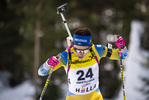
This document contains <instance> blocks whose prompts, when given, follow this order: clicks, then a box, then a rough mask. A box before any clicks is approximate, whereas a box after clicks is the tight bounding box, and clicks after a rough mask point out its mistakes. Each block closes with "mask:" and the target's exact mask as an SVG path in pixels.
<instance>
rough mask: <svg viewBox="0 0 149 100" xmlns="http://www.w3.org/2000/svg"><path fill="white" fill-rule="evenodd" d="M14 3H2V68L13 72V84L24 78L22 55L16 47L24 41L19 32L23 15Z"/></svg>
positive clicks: (0, 32)
mask: <svg viewBox="0 0 149 100" xmlns="http://www.w3.org/2000/svg"><path fill="white" fill-rule="evenodd" d="M13 3H14V2H10V1H7V0H3V1H1V3H0V53H1V54H0V55H1V56H0V70H3V71H9V72H11V73H12V77H11V83H10V85H11V86H14V85H16V84H18V83H20V82H22V80H23V77H21V76H22V73H21V72H22V71H23V68H22V67H20V66H22V63H21V59H22V56H21V55H19V54H18V53H17V52H16V48H17V47H18V46H19V45H20V44H21V43H22V42H23V37H22V36H21V35H20V34H19V28H20V25H21V23H20V21H21V18H22V15H21V14H18V13H17V12H15V10H16V9H15V8H12V7H11V6H10V5H11V4H13ZM16 69H17V70H16ZM15 75H16V76H15Z"/></svg>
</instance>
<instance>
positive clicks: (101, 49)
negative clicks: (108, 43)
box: [95, 45, 104, 57]
mask: <svg viewBox="0 0 149 100" xmlns="http://www.w3.org/2000/svg"><path fill="white" fill-rule="evenodd" d="M95 49H96V50H97V52H98V54H99V56H100V57H102V55H103V49H104V46H103V45H95Z"/></svg>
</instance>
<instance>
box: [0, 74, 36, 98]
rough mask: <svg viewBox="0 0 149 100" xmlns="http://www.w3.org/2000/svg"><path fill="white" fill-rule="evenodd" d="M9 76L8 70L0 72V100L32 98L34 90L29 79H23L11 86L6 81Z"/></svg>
mask: <svg viewBox="0 0 149 100" xmlns="http://www.w3.org/2000/svg"><path fill="white" fill-rule="evenodd" d="M2 74H3V75H2ZM9 77H10V74H9V73H8V72H0V100H33V96H34V93H35V90H34V86H33V85H32V84H31V81H29V80H27V81H24V82H23V83H22V84H20V85H17V86H16V87H13V88H12V87H10V86H9V83H8V78H9Z"/></svg>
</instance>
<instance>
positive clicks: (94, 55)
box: [90, 48, 99, 63]
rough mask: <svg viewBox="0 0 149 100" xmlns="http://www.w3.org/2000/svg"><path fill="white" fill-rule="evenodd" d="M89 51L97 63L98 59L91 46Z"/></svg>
mask: <svg viewBox="0 0 149 100" xmlns="http://www.w3.org/2000/svg"><path fill="white" fill-rule="evenodd" d="M90 52H91V54H92V56H93V57H94V58H95V59H96V61H97V63H99V60H98V58H97V56H96V54H95V52H94V51H93V50H92V48H91V49H90Z"/></svg>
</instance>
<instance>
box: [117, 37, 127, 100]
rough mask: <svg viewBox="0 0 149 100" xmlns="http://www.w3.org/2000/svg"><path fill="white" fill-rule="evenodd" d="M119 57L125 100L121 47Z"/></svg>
mask: <svg viewBox="0 0 149 100" xmlns="http://www.w3.org/2000/svg"><path fill="white" fill-rule="evenodd" d="M116 37H117V38H119V37H120V36H119V35H116ZM119 57H120V71H121V78H122V85H123V99H124V100H126V98H125V83H124V74H123V65H122V56H121V47H119Z"/></svg>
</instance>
